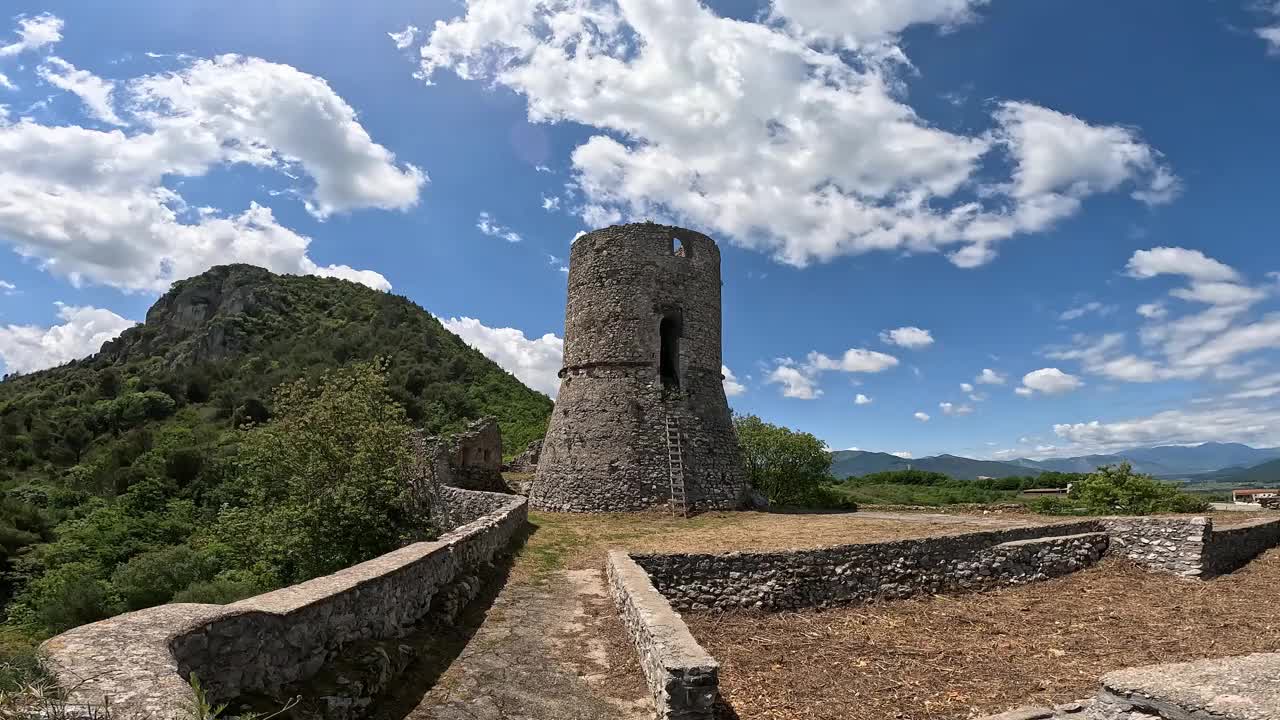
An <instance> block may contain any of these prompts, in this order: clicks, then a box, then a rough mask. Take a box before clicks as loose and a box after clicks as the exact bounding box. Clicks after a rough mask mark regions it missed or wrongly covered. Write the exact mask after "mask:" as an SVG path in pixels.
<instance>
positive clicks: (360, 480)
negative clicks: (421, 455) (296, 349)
mask: <svg viewBox="0 0 1280 720" xmlns="http://www.w3.org/2000/svg"><path fill="white" fill-rule="evenodd" d="M273 404H274V408H275V411H274V412H275V418H274V419H273V420H271V421H270V422H268V423H267V424H265V425H260V426H254V427H250V428H249V429H248V430H246V431H244V432H245V438H244V441H243V443H242V445H241V454H240V459H239V469H240V477H239V480H238V482H239V483H240V486H241V489H242V492H243V496H244V500H245V503H246V506H245V507H240V508H227V509H225V510H223V511H222V512H221V513H220V515H219V518H218V522H217V524H216V525H215V526H214V528H213V531H212V538H211V539H210V540H211V541H212V542H214V543H217V544H219V545H220V546H221V547H222V548H224V550H221V551H220V552H222V553H223V554H224V555H225V556H226V557H227V558H228V560H229V561H230V562H231V563H232V568H236V569H242V570H248V571H251V572H253V573H255V574H257V575H259V576H263V577H268V578H270V579H271V581H272V583H273V584H278V585H287V584H291V583H294V582H299V581H302V580H308V579H310V578H313V577H317V576H319V575H325V574H328V573H331V572H334V571H336V570H340V569H342V568H344V567H348V566H350V565H354V564H356V563H359V562H362V561H364V560H368V559H370V558H372V557H375V556H377V555H380V554H382V553H385V552H389V551H390V550H393V549H395V548H396V547H399V546H400V545H402V544H403V543H404V542H406V541H407V540H411V539H418V538H420V537H423V536H424V535H425V533H424V532H423V531H424V530H425V528H424V527H423V526H422V523H423V518H419V517H416V516H415V515H414V514H413V513H412V511H411V504H410V503H409V498H408V494H407V487H406V485H405V483H404V482H403V478H404V476H405V473H406V470H407V468H408V465H409V462H410V456H409V450H408V446H407V444H406V442H405V438H406V437H407V436H408V433H409V425H408V423H407V421H406V420H405V416H404V410H403V409H402V408H401V407H400V406H398V405H396V404H395V403H394V402H392V401H391V398H390V397H389V394H388V392H387V387H386V381H385V378H384V375H383V372H382V370H381V369H380V368H379V367H378V366H376V365H374V364H372V363H364V364H359V365H354V366H352V367H351V368H349V369H345V370H340V371H333V372H327V373H325V374H324V375H322V376H321V377H320V379H319V381H318V382H317V383H314V384H312V383H308V382H306V381H297V382H293V383H289V384H286V385H282V386H281V387H280V388H279V389H278V390H277V392H276V395H275V399H274V403H273Z"/></svg>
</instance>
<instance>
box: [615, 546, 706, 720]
mask: <svg viewBox="0 0 1280 720" xmlns="http://www.w3.org/2000/svg"><path fill="white" fill-rule="evenodd" d="M606 570H607V573H608V577H609V592H610V594H611V595H613V600H614V602H615V603H616V604H617V606H618V614H619V615H620V616H621V617H622V622H623V624H624V625H626V627H627V631H628V633H629V634H630V635H631V640H632V642H633V643H635V646H636V652H637V653H638V654H639V656H640V666H641V668H642V669H643V670H644V676H645V680H646V682H647V683H648V685H649V692H650V694H651V695H652V696H653V705H654V708H655V709H656V710H657V717H658V718H659V720H711V718H713V717H714V712H715V703H716V700H717V699H718V697H719V684H720V676H719V673H720V664H719V663H717V662H716V660H715V658H713V657H711V655H710V654H709V653H707V651H706V650H703V649H702V646H701V645H699V644H698V641H697V640H695V639H694V638H693V635H691V634H690V633H689V628H688V627H687V626H686V625H685V624H684V621H683V620H681V619H680V615H679V614H678V613H676V612H675V611H674V610H672V609H671V605H670V604H669V603H668V602H667V599H666V598H664V597H663V596H662V595H661V594H660V593H659V592H658V591H657V590H656V589H655V588H654V587H653V583H652V582H650V580H649V575H648V574H646V573H645V571H644V569H643V568H641V567H640V566H639V565H637V564H636V562H635V561H634V560H632V559H631V558H630V557H629V556H628V555H627V554H626V553H624V552H617V551H615V552H611V553H609V557H608V560H607V563H606Z"/></svg>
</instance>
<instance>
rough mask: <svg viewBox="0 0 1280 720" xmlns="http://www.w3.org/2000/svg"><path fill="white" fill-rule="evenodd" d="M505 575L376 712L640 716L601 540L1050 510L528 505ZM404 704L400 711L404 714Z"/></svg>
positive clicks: (754, 534) (701, 537)
mask: <svg viewBox="0 0 1280 720" xmlns="http://www.w3.org/2000/svg"><path fill="white" fill-rule="evenodd" d="M530 521H531V525H532V526H533V530H532V533H531V534H530V535H529V538H528V540H527V542H526V543H525V545H524V547H523V548H521V550H520V551H519V552H518V554H517V555H516V557H515V559H514V562H513V564H512V565H511V567H510V568H509V575H508V577H507V581H506V584H505V585H503V586H502V587H501V588H500V589H496V590H495V592H496V594H495V596H494V597H491V598H489V599H488V600H486V601H484V602H482V603H481V604H482V605H483V607H479V608H476V609H474V610H473V611H472V613H471V614H472V615H473V617H471V618H470V619H469V620H468V622H469V623H470V624H471V625H472V627H470V628H468V629H467V630H465V631H463V632H459V633H458V637H456V638H453V639H452V641H451V643H449V647H448V648H447V649H445V650H443V651H441V652H439V653H438V654H437V655H435V656H429V657H427V658H425V659H424V660H423V661H422V662H421V663H420V664H419V665H418V666H417V667H415V668H414V669H413V670H411V675H413V676H412V677H410V678H409V680H408V681H407V682H406V685H407V688H406V690H405V691H404V692H403V693H402V694H401V697H399V698H397V699H396V700H395V701H394V702H393V703H390V704H388V706H387V707H386V708H385V709H383V710H382V711H381V712H378V713H377V715H378V716H379V717H406V716H407V717H409V718H412V719H413V720H552V719H554V720H597V719H604V718H609V719H614V718H616V719H619V720H633V719H634V720H641V719H643V720H648V718H651V717H652V716H653V709H652V705H651V703H650V701H649V698H648V692H647V690H646V688H645V685H644V679H643V676H642V675H641V672H640V667H639V664H638V662H637V660H636V654H635V650H634V649H633V648H632V646H631V644H630V641H629V639H628V638H627V637H626V635H625V633H624V631H623V628H622V624H621V621H619V620H618V617H617V613H616V611H615V609H614V607H613V602H612V601H611V600H610V599H609V597H608V594H607V592H606V590H605V586H604V573H603V565H604V557H605V554H606V552H607V551H608V550H611V549H615V548H621V549H628V550H634V551H645V552H662V551H677V550H679V551H686V552H692V551H707V552H711V551H729V550H748V549H783V548H793V547H794V548H800V547H818V546H823V545H838V544H842V543H853V542H877V541H884V540H893V539H901V538H910V537H922V536H926V535H939V534H954V533H960V532H971V531H975V530H981V529H990V528H997V527H1009V526H1012V525H1020V524H1026V523H1028V522H1047V521H1048V520H1047V519H1037V518H1034V517H1029V516H1025V515H1018V516H999V515H992V516H989V517H987V516H963V515H941V514H892V513H874V512H868V513H856V514H809V515H778V514H767V513H713V514H707V515H700V516H697V517H694V518H690V519H683V518H673V517H671V516H669V515H662V514H641V515H626V514H618V515H590V516H585V515H560V514H547V513H533V514H532V515H531V518H530ZM406 713H407V715H406Z"/></svg>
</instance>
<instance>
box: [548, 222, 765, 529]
mask: <svg viewBox="0 0 1280 720" xmlns="http://www.w3.org/2000/svg"><path fill="white" fill-rule="evenodd" d="M720 288H721V282H720V250H719V248H718V247H716V244H715V241H713V240H712V239H711V238H709V237H707V236H705V235H703V234H701V233H697V232H693V231H691V230H686V229H684V228H678V227H671V226H666V225H657V224H654V223H640V224H631V225H619V226H614V227H610V228H605V229H603V230H597V231H595V232H592V233H588V234H587V235H584V236H582V237H581V238H579V239H578V240H577V241H576V242H575V243H574V245H573V250H572V252H571V254H570V260H569V293H568V302H567V304H566V308H565V354H564V367H563V368H562V369H561V370H560V394H559V396H558V398H557V400H556V406H555V410H554V411H553V412H552V415H551V422H550V425H549V427H548V429H547V436H546V441H545V444H544V445H543V450H542V457H541V458H540V460H539V463H538V474H537V477H536V478H535V479H534V482H533V485H532V487H531V489H530V495H529V498H530V502H531V503H532V504H533V506H534V507H537V508H542V509H546V510H559V511H568V512H616V511H641V510H649V509H654V508H666V507H670V506H671V504H672V500H673V495H676V496H677V497H676V500H677V504H679V500H680V499H681V498H680V497H679V496H683V500H684V501H685V502H687V504H688V506H689V507H690V508H692V509H694V510H710V509H716V510H724V509H736V508H740V507H743V506H744V504H745V503H746V500H747V497H748V491H749V482H748V480H747V476H746V473H745V471H744V468H743V463H742V457H741V453H740V450H739V447H738V441H737V436H736V435H735V433H734V429H733V423H732V419H731V417H730V414H729V404H728V401H727V400H726V398H725V394H724V387H723V385H722V383H721V381H722V379H723V378H722V377H721V374H720V373H721V367H722V364H721V330H720V328H721V324H720ZM671 428H674V430H671ZM673 432H674V433H675V434H676V436H677V437H678V441H679V442H678V447H675V446H673V445H677V444H674V443H673V442H672V441H671V440H670V439H669V438H670V437H672V433H673ZM677 469H678V472H677ZM676 475H678V476H679V485H681V486H682V488H681V489H680V490H676V489H675V485H676V484H677V483H675V482H673V476H676Z"/></svg>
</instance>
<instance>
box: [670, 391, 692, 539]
mask: <svg viewBox="0 0 1280 720" xmlns="http://www.w3.org/2000/svg"><path fill="white" fill-rule="evenodd" d="M667 462H668V466H669V467H670V468H671V514H672V515H673V516H674V515H676V514H677V513H678V514H679V515H680V516H681V517H689V502H688V498H687V497H686V495H685V489H684V451H683V448H682V446H681V445H680V420H679V418H676V417H674V416H671V415H668V416H667Z"/></svg>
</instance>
